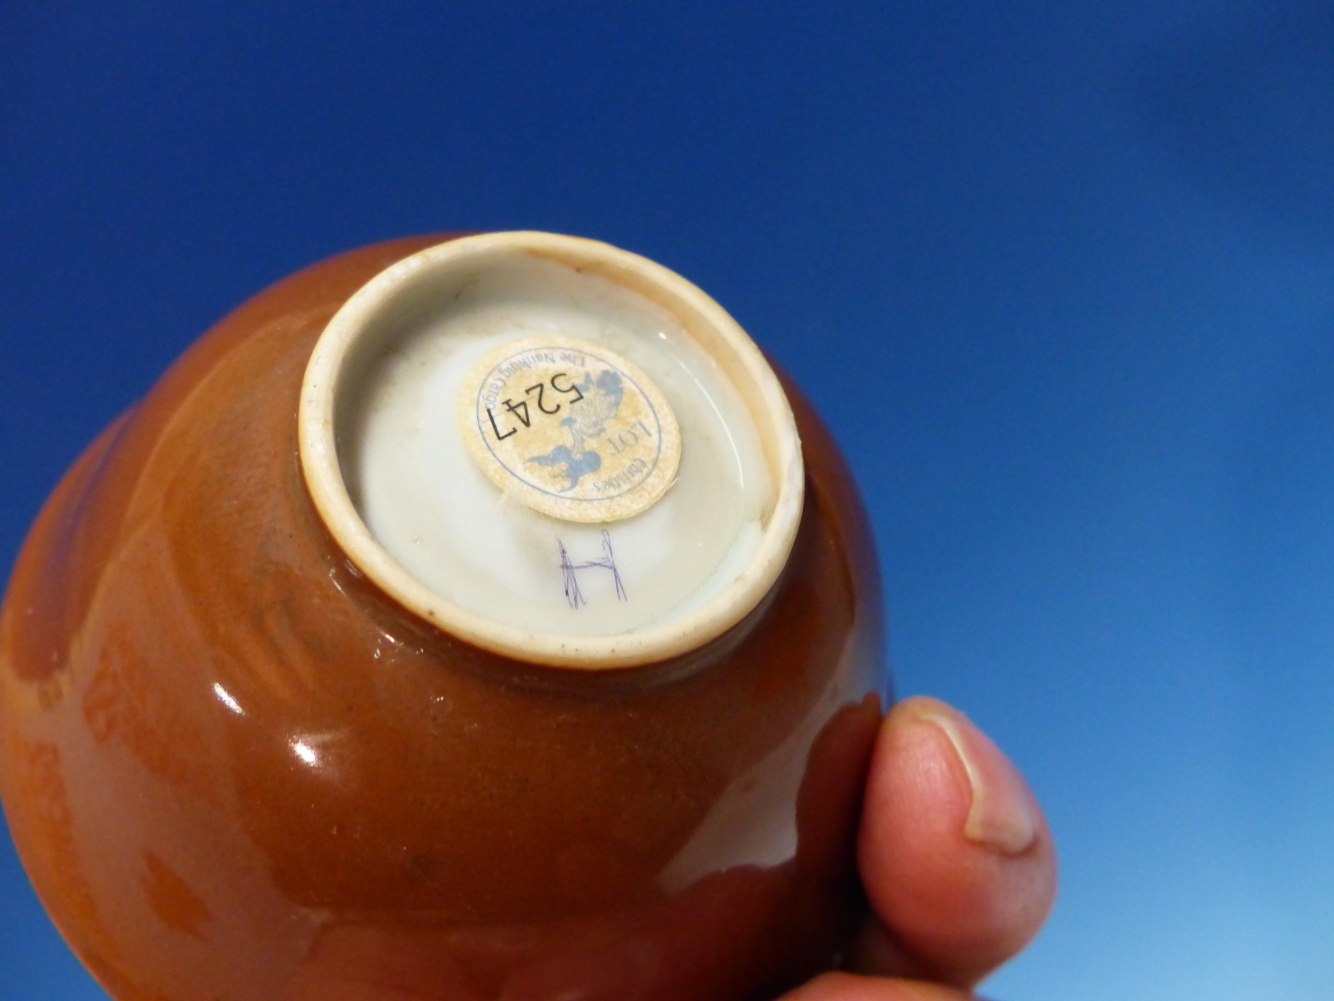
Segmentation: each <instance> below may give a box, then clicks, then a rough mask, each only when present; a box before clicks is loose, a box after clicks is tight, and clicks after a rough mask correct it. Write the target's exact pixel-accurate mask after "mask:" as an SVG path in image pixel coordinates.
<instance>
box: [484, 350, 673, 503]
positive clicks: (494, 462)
mask: <svg viewBox="0 0 1334 1001" xmlns="http://www.w3.org/2000/svg"><path fill="white" fill-rule="evenodd" d="M458 412H459V429H460V431H461V432H462V434H463V440H464V443H465V444H466V446H467V449H468V454H470V455H471V456H472V457H473V460H474V461H475V462H476V463H477V465H478V466H479V467H480V468H481V470H482V472H484V473H485V474H486V475H487V477H489V478H490V479H491V481H492V482H493V483H495V484H496V486H498V487H500V489H501V490H503V491H505V492H506V493H507V494H512V495H513V496H514V497H516V498H517V499H519V500H521V501H523V503H525V504H527V505H528V506H529V507H531V508H533V509H535V510H537V511H541V512H542V513H543V514H549V515H551V516H552V517H554V518H562V519H564V520H566V521H581V522H605V521H619V520H621V519H622V518H629V517H632V516H633V515H636V514H639V513H640V512H641V511H644V510H646V509H647V508H649V507H651V506H652V505H653V504H654V503H655V502H656V501H657V500H658V499H659V498H660V497H661V496H662V495H663V494H664V493H666V492H667V488H668V487H670V486H671V485H672V483H673V482H674V481H675V479H676V468H677V465H678V464H679V462H680V460H681V431H680V429H679V427H678V426H677V423H676V417H675V415H673V414H672V411H671V408H670V407H669V406H668V405H667V400H666V399H665V398H664V397H663V395H662V392H661V391H660V390H659V389H658V387H657V386H655V385H654V384H653V383H652V381H650V379H649V378H648V376H647V375H645V374H644V372H643V370H641V369H640V368H639V367H638V366H636V365H634V364H632V363H631V362H628V361H626V360H625V359H624V358H622V357H620V356H619V355H617V354H614V353H612V352H610V351H608V350H607V349H606V348H603V347H601V346H600V345H597V344H592V343H590V342H588V341H583V340H578V339H576V338H573V337H533V338H527V339H525V340H520V341H512V342H511V343H509V344H505V345H502V346H501V347H499V348H497V349H496V350H494V351H492V352H490V353H489V354H487V355H486V356H485V357H484V358H482V359H481V360H480V361H479V362H478V363H477V364H476V365H475V366H473V368H472V369H471V371H469V373H468V374H467V376H465V377H464V380H463V388H462V389H461V391H460V393H459V411H458Z"/></svg>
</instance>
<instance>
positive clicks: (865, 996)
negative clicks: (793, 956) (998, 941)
mask: <svg viewBox="0 0 1334 1001" xmlns="http://www.w3.org/2000/svg"><path fill="white" fill-rule="evenodd" d="M779 1001H975V999H974V998H973V996H972V995H971V994H969V993H967V992H966V991H961V990H956V989H954V988H952V987H942V986H940V985H939V984H927V983H923V982H922V981H920V980H897V979H894V980H891V979H889V978H885V977H859V976H855V975H854V974H851V973H826V974H824V976H820V977H816V978H815V979H814V980H812V981H810V983H806V984H802V985H801V986H800V987H798V988H797V989H796V990H795V991H792V992H791V993H790V994H784V995H783V996H782V998H780V999H779Z"/></svg>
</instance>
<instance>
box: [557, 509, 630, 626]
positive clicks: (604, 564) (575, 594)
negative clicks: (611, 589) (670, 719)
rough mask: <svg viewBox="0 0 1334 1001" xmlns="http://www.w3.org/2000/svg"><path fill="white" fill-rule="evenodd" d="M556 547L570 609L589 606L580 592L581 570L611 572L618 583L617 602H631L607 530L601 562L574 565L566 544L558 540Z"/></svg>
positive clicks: (604, 531) (603, 537)
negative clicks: (558, 551)
mask: <svg viewBox="0 0 1334 1001" xmlns="http://www.w3.org/2000/svg"><path fill="white" fill-rule="evenodd" d="M556 545H558V546H559V547H560V569H561V573H562V575H564V577H565V600H566V601H568V602H569V603H570V607H571V608H574V609H578V607H579V606H580V605H587V604H588V600H587V599H586V598H585V597H584V593H583V592H582V591H581V590H579V574H578V571H580V570H591V569H593V568H594V567H601V568H602V569H604V570H610V571H611V575H612V579H613V580H615V581H616V600H617V601H629V600H630V599H629V598H627V597H626V594H625V585H623V584H622V583H621V573H620V571H619V570H617V569H616V554H615V553H613V552H612V549H611V533H610V532H608V531H607V530H606V529H605V528H604V529H603V530H602V552H603V553H604V555H603V557H602V559H600V560H589V561H588V562H587V563H573V562H571V561H570V554H569V553H568V552H567V551H566V549H565V543H563V542H561V541H560V539H557V540H556Z"/></svg>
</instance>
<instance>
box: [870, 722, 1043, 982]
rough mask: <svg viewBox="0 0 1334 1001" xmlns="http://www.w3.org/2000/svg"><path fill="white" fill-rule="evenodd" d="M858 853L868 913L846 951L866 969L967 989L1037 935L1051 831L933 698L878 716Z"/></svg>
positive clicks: (987, 749)
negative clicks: (870, 918)
mask: <svg viewBox="0 0 1334 1001" xmlns="http://www.w3.org/2000/svg"><path fill="white" fill-rule="evenodd" d="M858 859H859V862H860V865H861V871H862V878H863V880H864V881H865V884H866V891H867V895H868V897H869V898H870V901H871V906H872V909H873V911H874V913H875V916H876V918H877V919H878V921H877V922H875V923H873V924H872V925H871V926H870V927H869V928H868V929H867V931H866V933H864V934H863V936H862V939H861V941H860V942H859V944H858V949H857V950H856V952H855V955H854V966H855V968H857V969H859V970H861V971H862V972H867V973H898V974H902V973H905V972H911V973H912V974H913V975H914V976H927V977H930V978H931V979H934V980H939V981H941V982H943V983H948V984H956V985H960V986H964V987H968V986H972V985H973V984H975V983H977V981H979V980H980V979H982V977H984V976H986V975H987V974H988V973H989V972H991V970H993V969H995V968H996V967H997V966H999V965H1000V964H1001V963H1003V962H1004V961H1005V960H1006V959H1008V958H1010V957H1011V956H1012V955H1014V954H1015V953H1016V952H1018V951H1019V949H1021V948H1022V947H1023V946H1024V945H1025V944H1026V943H1027V942H1028V941H1029V940H1030V939H1031V938H1032V937H1033V936H1034V935H1035V934H1036V933H1037V930H1038V928H1039V927H1040V926H1041V925H1042V922H1043V920H1044V919H1045V918H1046V916H1047V912H1048V911H1049V910H1050V908H1051V904H1052V900H1053V898H1054V896H1055V892H1056V855H1055V852H1054V850H1053V847H1052V841H1051V834H1050V832H1049V831H1048V830H1047V825H1046V822H1045V821H1044V820H1043V817H1042V812H1041V810H1040V809H1039V808H1038V805H1037V801H1036V800H1035V799H1034V798H1033V794H1032V793H1031V792H1030V791H1029V788H1028V786H1027V784H1026V783H1025V782H1024V780H1023V778H1022V777H1021V776H1020V775H1019V773H1018V771H1017V770H1016V769H1015V768H1014V766H1013V765H1011V764H1010V762H1009V761H1008V759H1006V757H1005V756H1004V755H1003V754H1002V753H1001V752H1000V750H999V749H997V747H996V745H995V744H993V743H992V742H991V741H990V740H988V739H987V737H986V736H985V735H984V734H983V733H982V732H981V731H980V730H978V729H977V728H976V727H975V726H973V724H972V723H971V722H969V720H968V718H967V717H966V716H964V715H963V714H962V713H960V712H958V711H957V710H954V709H951V708H950V707H949V706H947V705H945V704H944V703H942V702H937V701H936V700H934V699H927V698H920V697H919V698H912V699H907V700H905V701H904V702H901V703H899V704H898V705H897V706H895V707H894V709H893V710H892V711H891V712H890V713H889V715H888V716H887V717H886V718H885V720H884V722H883V723H882V724H881V727H880V732H879V734H878V736H877V738H876V747H875V751H874V754H873V756H872V759H871V770H870V775H869V777H868V779H867V792H866V810H865V814H864V817H863V820H862V828H861V835H860V840H859V843H858ZM889 996H890V997H892V996H893V995H889ZM907 996H911V995H907ZM946 996H948V995H946ZM868 997H869V995H868Z"/></svg>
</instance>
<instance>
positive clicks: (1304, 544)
mask: <svg viewBox="0 0 1334 1001" xmlns="http://www.w3.org/2000/svg"><path fill="white" fill-rule="evenodd" d="M1332 182H1334V8H1332V7H1331V5H1330V4H1329V3H1323V4H1288V3H1245V2H1233V3H1228V2H1212V0H1193V2H1192V0H1154V2H1148V0H1144V2H1138V0H1104V2H1101V3H1096V4H1094V3H1088V4H1064V5H1062V4H1051V3H1038V2H1024V0H1009V2H1006V3H1003V4H996V3H982V2H977V3H963V2H948V0H942V2H936V3H930V4H909V3H884V2H875V3H865V4H859V3H841V4H837V5H817V4H797V3H791V4H765V5H758V4H757V5H740V4H737V5H720V4H717V3H698V4H694V3H674V4H667V3H663V4H654V5H649V4H644V5H635V4H623V3H612V2H602V3H592V2H577V0H576V2H566V3H561V4H542V5H538V4H532V5H528V6H523V5H516V4H508V5H506V4H484V5H483V4H478V5H475V6H467V5H461V4H444V3H425V2H422V3H415V4H414V3H390V2H387V3H381V4H353V3H341V4H340V3H331V2H330V3H323V4H308V5H303V4H295V3H287V2H279V0H263V2H255V0H232V2H229V3H227V4H205V3H165V2H164V3H144V2H136V0H119V2H116V3H110V2H103V0H82V2H81V3H79V4H65V5H56V4H48V3H39V2H36V0H17V2H16V0H5V2H4V3H2V4H0V234H2V235H3V239H0V470H3V476H0V560H3V562H4V564H5V565H8V564H9V563H10V562H11V561H12V559H13V556H14V554H15V553H16V551H17V547H18V545H19V542H20V540H21V538H22V536H23V533H24V531H25V529H26V526H27V524H28V523H29V521H30V520H31V518H32V517H33V515H34V514H35V513H36V510H37V508H38V505H39V504H40V502H41V500H42V498H43V497H44V495H45V494H46V492H47V491H48V490H49V489H50V488H51V487H52V485H53V484H54V483H55V481H56V479H57V477H58V476H59V474H60V473H61V471H62V470H63V469H64V467H65V466H66V465H67V464H68V463H69V462H70V461H72V459H73V458H74V457H75V455H76V454H77V453H78V451H79V450H80V448H81V447H82V446H83V445H84V444H85V443H86V442H87V441H88V440H89V439H90V438H91V437H92V436H93V435H94V433H95V432H96V431H97V430H98V429H100V428H101V427H102V426H103V425H105V424H106V423H107V422H108V421H109V420H111V418H112V417H113V416H114V415H115V414H116V413H117V412H118V411H120V410H121V409H122V408H123V407H125V406H126V405H127V404H128V403H130V402H131V401H132V400H134V399H135V398H136V397H138V396H140V395H141V394H143V393H144V391H145V390H146V389H147V388H148V386H149V385H150V384H151V383H152V381H153V379H154V378H155V376H156V375H157V374H158V373H159V372H160V371H161V370H162V369H163V368H164V367H165V366H166V365H167V364H168V362H169V361H170V360H171V359H172V358H173V357H174V356H175V355H176V354H177V353H179V352H180V351H181V350H182V349H183V348H184V347H185V345H186V344H187V343H189V341H191V340H192V339H193V338H194V337H195V336H196V335H198V334H199V333H200V332H201V331H202V330H203V329H205V328H206V327H207V326H208V325H209V324H210V323H211V322H212V321H213V320H214V319H216V318H217V317H218V316H219V315H221V314H222V313H223V312H224V311H225V310H227V309H228V308H230V307H231V306H233V305H235V304H236V303H238V302H240V301H241V300H243V299H245V298H246V297H248V296H249V295H251V294H252V293H254V292H255V291H257V290H258V289H260V288H261V287H263V286H264V285H266V284H268V283H269V282H271V281H273V280H275V279H277V278H278V277H280V276H282V275H284V274H286V273H288V272H290V271H292V270H294V269H296V268H298V267H300V266H302V265H304V264H306V263H308V262H310V261H313V260H315V259H317V258H320V257H323V256H326V255H328V254H331V253H334V252H336V251H339V250H342V249H345V248H348V247H352V246H355V245H358V244H362V243H367V242H370V241H374V240H379V239H383V238H387V237H391V236H396V235H402V234H408V233H417V232H425V231H432V230H444V229H507V228H538V229H547V230H554V231H558V232H569V233H576V234H581V235H587V236H594V237H598V238H601V239H604V240H607V241H609V242H611V243H614V244H617V245H620V246H623V247H626V248H629V249H632V250H635V251H638V252H641V253H644V254H646V255H648V256H649V257H652V258H654V259H656V260H659V261H661V262H663V263H664V264H667V265H668V266H670V267H672V268H674V269H676V270H678V271H680V272H681V273H682V274H684V275H686V276H687V277H689V278H690V279H692V280H693V281H695V282H696V283H698V284H699V285H701V286H702V287H704V288H705V289H707V290H708V291H709V292H711V293H712V294H713V295H714V296H715V297H716V298H717V299H719V301H721V302H722V303H723V305H724V306H726V307H727V308H728V309H730V310H731V311H732V312H733V314H734V315H735V316H736V317H737V318H738V319H739V320H740V321H741V323H742V325H743V326H745V327H746V328H747V329H748V330H749V331H750V332H751V333H752V334H753V335H754V336H755V337H756V339H757V340H759V341H760V342H761V343H762V344H764V345H765V346H766V347H767V348H768V349H769V350H770V351H772V352H773V353H774V354H775V355H776V356H777V357H778V359H779V360H780V361H781V362H782V363H783V364H784V365H785V366H786V367H787V368H788V369H789V370H790V371H792V372H793V373H795V375H796V376H797V378H798V379H799V380H800V382H801V383H802V384H803V385H804V386H805V387H806V389H807V390H808V391H809V393H810V394H811V396H813V397H814V399H815V401H816V403H817V404H818V406H819V408H820V409H821V410H822V411H823V413H824V414H825V416H826V417H827V419H828V420H829V422H830V424H831V425H832V427H833V429H834V431H835V433H836V435H837V436H838V438H839V439H840V441H841V442H842V444H843V446H844V448H845V449H846V452H847V454H848V456H849V458H850V460H851V462H852V465H853V467H854V468H855V471H856V473H857V475H858V477H859V479H860V481H861V484H862V487H863V489H864V491H865V494H866V497H867V498H868V502H869V505H870V509H871V512H872V516H873V519H874V523H875V528H876V532H877V537H878V541H879V546H880V552H881V558H882V563H883V568H884V573H885V577H886V581H887V601H888V603H889V605H890V608H891V612H892V635H891V656H892V660H893V663H894V666H895V669H896V671H897V675H898V679H899V685H900V689H901V691H902V692H904V693H909V692H930V693H934V694H936V695H939V696H942V697H944V698H947V699H949V700H951V701H953V702H955V703H956V704H958V705H959V706H960V707H962V708H963V709H965V710H966V711H967V712H969V713H970V714H971V715H972V716H973V717H974V718H975V719H977V720H978V721H979V722H980V723H981V724H982V725H984V726H985V727H986V728H987V729H988V730H989V731H990V732H991V733H992V734H994V735H995V737H996V738H997V740H998V741H999V743H1000V744H1001V745H1002V746H1003V747H1005V748H1006V749H1008V750H1009V751H1010V752H1011V753H1012V755H1013V756H1014V757H1015V758H1016V759H1017V761H1018V762H1019V763H1020V764H1021V765H1022V767H1023V768H1024V769H1025V771H1026V772H1027V774H1028V775H1029V776H1030V777H1031V780H1032V784H1033V785H1034V787H1035V788H1036V790H1037V791H1038V793H1039V795H1040V797H1041V798H1042V800H1043V801H1044V803H1045V805H1046V808H1047V810H1048V812H1049V815H1050V819H1051V823H1052V826H1053V828H1054V829H1055V832H1056V834H1057V837H1058V839H1059V842H1060V846H1061V851H1062V862H1063V885H1062V890H1061V895H1060V899H1059V901H1058V904H1057V907H1056V910H1055V912H1054V914H1053V917H1052V920H1051V922H1050V924H1049V926H1048V928H1047V930H1046V931H1045V932H1044V933H1043V934H1042V936H1041V937H1040V938H1039V939H1038V941H1037V942H1036V943H1035V945H1034V946H1033V947H1032V949H1031V950H1030V951H1029V952H1027V953H1026V954H1025V955H1024V956H1023V957H1022V958H1020V959H1019V960H1017V961H1015V962H1014V963H1013V964H1012V965H1010V966H1009V967H1007V968H1006V969H1005V970H1004V971H1002V972H1001V973H1000V974H999V975H997V976H996V977H995V978H994V979H993V980H992V982H991V983H990V984H989V985H988V987H989V990H990V992H991V993H993V994H995V995H996V996H999V997H1004V998H1008V999H1015V1001H1017V999H1021V998H1030V999H1068V998H1081V999H1084V1001H1100V999H1109V1001H1110V999H1117V1001H1125V999H1128V998H1154V999H1159V1001H1174V999H1178V998H1181V999H1184V998H1206V997H1207V998H1209V999H1211V1001H1229V999H1246V1001H1263V999H1270V998H1273V999H1282V1001H1301V999H1322V1001H1327V999H1328V998H1330V997H1331V996H1334V948H1331V943H1332V942H1334V855H1332V853H1331V851H1330V850H1329V849H1330V847H1331V844H1332V843H1334V837H1332V832H1334V736H1332V735H1331V710H1332V709H1334V671H1331V655H1332V654H1334V614H1332V613H1334V518H1331V513H1332V511H1331V503H1332V502H1334V463H1332V462H1331V456H1330V448H1329V446H1330V444H1331V441H1332V440H1334V339H1332V338H1331V333H1334V281H1332V279H1334V183H1332ZM0 841H2V842H3V847H0V908H2V909H0V998H4V999H6V1001H10V999H28V998H39V999H49V998H61V999H76V1001H77V999H85V998H86V999H92V998H102V997H103V995H102V994H101V993H100V992H99V991H98V989H97V988H96V987H95V986H94V985H93V984H92V982H91V981H90V980H89V979H88V977H87V976H86V975H85V974H84V973H82V971H81V969H80V967H79V966H78V965H77V963H76V962H75V960H74V959H73V958H72V956H70V955H69V954H68V952H67V950H65V948H64V947H63V945H62V944H61V942H60V940H59V938H58V936H57V935H56V933H55V932H54V931H53V930H52V928H51V926H50V924H49V922H48V921H47V920H46V918H45V917H44V915H43V913H42V911H41V909H40V906H39V905H38V903H37V902H36V899H35V898H34V897H33V895H32V893H31V890H30V889H29V887H28V884H27V881H26V879H25V877H24V875H23V873H22V871H21V868H20V867H19V865H18V862H17V861H16V859H15V858H14V856H13V852H12V848H11V847H10V845H9V843H8V840H7V839H0Z"/></svg>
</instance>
